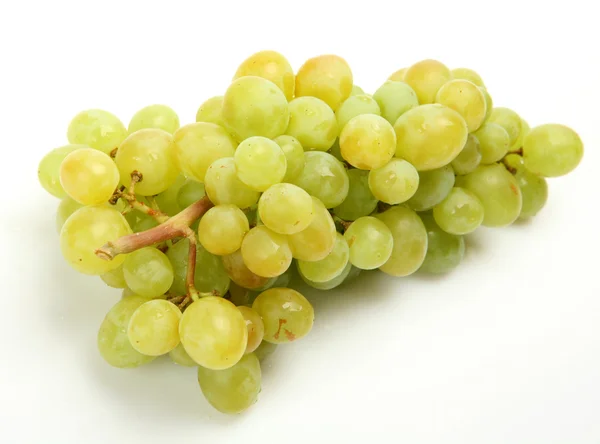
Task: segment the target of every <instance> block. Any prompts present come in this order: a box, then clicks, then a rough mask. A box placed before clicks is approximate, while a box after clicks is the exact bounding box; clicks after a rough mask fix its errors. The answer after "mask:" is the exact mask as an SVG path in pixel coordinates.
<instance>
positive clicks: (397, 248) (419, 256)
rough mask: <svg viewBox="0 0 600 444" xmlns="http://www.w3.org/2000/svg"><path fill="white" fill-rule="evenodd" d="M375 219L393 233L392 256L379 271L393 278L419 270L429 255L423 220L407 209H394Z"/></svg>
mask: <svg viewBox="0 0 600 444" xmlns="http://www.w3.org/2000/svg"><path fill="white" fill-rule="evenodd" d="M375 217H377V219H379V220H381V221H382V222H383V223H384V224H385V225H386V226H387V227H388V228H389V229H390V232H391V233H392V238H393V239H394V245H393V247H392V254H391V256H390V258H389V259H388V260H387V262H386V263H385V264H383V265H382V266H381V267H379V269H380V270H381V271H383V272H384V273H387V274H389V275H391V276H408V275H410V274H413V273H414V272H415V271H417V270H418V269H419V267H420V266H421V264H422V263H423V260H424V259H425V254H426V253H427V230H426V229H425V225H423V222H422V221H421V218H420V217H419V216H418V215H417V213H415V212H414V211H413V210H411V209H409V208H406V207H392V208H390V209H388V210H386V211H384V212H383V213H380V214H377V215H376V216H375Z"/></svg>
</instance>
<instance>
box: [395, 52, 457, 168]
mask: <svg viewBox="0 0 600 444" xmlns="http://www.w3.org/2000/svg"><path fill="white" fill-rule="evenodd" d="M451 78H452V74H450V70H449V69H448V67H447V66H446V65H444V64H443V63H441V62H438V61H437V60H431V59H428V60H421V61H420V62H417V63H415V64H414V65H412V66H411V67H409V68H408V69H407V70H406V72H405V73H404V82H405V83H407V84H408V85H410V87H411V88H412V89H413V90H414V91H415V93H416V94H417V97H418V98H419V103H420V104H421V105H425V104H428V103H433V102H435V95H436V94H437V92H438V90H439V89H440V88H441V87H442V85H444V84H445V83H446V82H448V81H449V80H450V79H451ZM407 160H408V159H407ZM440 166H441V165H440Z"/></svg>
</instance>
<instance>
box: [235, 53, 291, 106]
mask: <svg viewBox="0 0 600 444" xmlns="http://www.w3.org/2000/svg"><path fill="white" fill-rule="evenodd" d="M246 76H257V77H262V78H263V79H267V80H270V81H271V82H273V83H274V84H275V85H277V87H278V88H279V89H281V91H282V92H283V94H284V95H285V98H286V99H287V100H292V99H293V98H294V89H295V77H294V70H293V69H292V66H291V65H290V62H288V61H287V59H286V58H285V57H284V56H283V55H281V54H279V53H278V52H276V51H260V52H257V53H255V54H252V55H251V56H250V57H248V58H247V59H246V60H244V61H243V62H242V64H241V65H240V66H239V67H238V69H237V71H236V73H235V76H233V79H234V80H235V79H239V78H240V77H246Z"/></svg>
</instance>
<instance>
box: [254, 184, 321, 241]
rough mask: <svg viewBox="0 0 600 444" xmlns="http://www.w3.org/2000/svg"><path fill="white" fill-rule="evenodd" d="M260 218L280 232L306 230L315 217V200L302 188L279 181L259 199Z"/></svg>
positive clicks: (290, 232)
mask: <svg viewBox="0 0 600 444" xmlns="http://www.w3.org/2000/svg"><path fill="white" fill-rule="evenodd" d="M258 213H259V215H260V220H261V221H262V223H264V224H265V225H266V226H267V227H268V228H269V229H271V230H273V231H275V232H276V233H280V234H294V233H298V232H299V231H302V230H304V229H305V228H306V227H307V226H308V224H310V222H311V221H312V218H313V201H312V198H311V197H310V195H309V194H308V193H307V192H306V191H304V190H303V189H302V188H300V187H297V186H296V185H292V184H291V183H278V184H276V185H273V186H272V187H270V188H269V189H268V190H267V191H265V192H264V193H263V194H262V196H260V199H259V201H258Z"/></svg>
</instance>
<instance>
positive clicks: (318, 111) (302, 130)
mask: <svg viewBox="0 0 600 444" xmlns="http://www.w3.org/2000/svg"><path fill="white" fill-rule="evenodd" d="M289 109H290V123H289V125H288V126H287V129H286V130H285V134H287V135H288V136H292V137H295V138H296V139H298V141H299V142H300V143H301V144H302V146H303V147H304V150H305V151H313V150H316V151H327V150H328V149H329V148H331V146H332V145H333V144H334V142H335V139H336V138H337V136H338V133H339V130H338V124H337V120H336V118H335V114H334V113H333V110H332V109H331V108H330V107H329V105H327V104H326V103H325V102H323V101H322V100H320V99H317V98H316V97H297V98H295V99H294V100H292V101H291V102H290V105H289Z"/></svg>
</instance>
